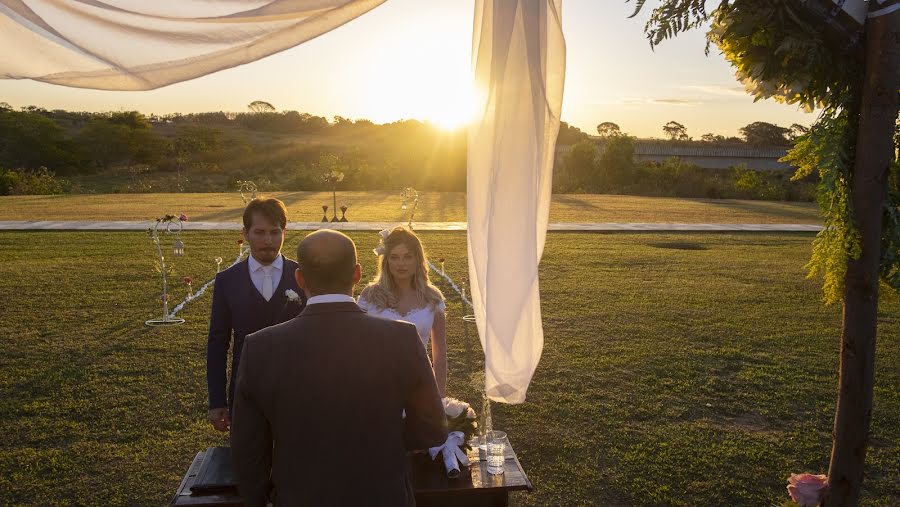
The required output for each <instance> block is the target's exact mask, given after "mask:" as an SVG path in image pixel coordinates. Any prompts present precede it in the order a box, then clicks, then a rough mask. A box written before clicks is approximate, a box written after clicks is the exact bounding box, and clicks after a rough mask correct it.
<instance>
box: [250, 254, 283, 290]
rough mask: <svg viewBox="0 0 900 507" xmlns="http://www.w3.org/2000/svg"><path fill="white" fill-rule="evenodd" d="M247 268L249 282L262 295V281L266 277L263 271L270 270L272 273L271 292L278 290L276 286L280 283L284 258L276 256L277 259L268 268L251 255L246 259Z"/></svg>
mask: <svg viewBox="0 0 900 507" xmlns="http://www.w3.org/2000/svg"><path fill="white" fill-rule="evenodd" d="M247 263H248V266H247V267H248V268H249V271H250V281H251V282H253V286H254V287H256V290H257V291H258V292H259V293H260V294H263V295H264V293H263V279H264V278H265V276H266V273H265V269H269V270H271V273H272V290H273V291H274V290H275V289H277V288H278V284H279V283H280V282H281V272H282V270H284V257H283V256H282V255H281V254H278V257H276V258H275V260H274V261H272V264H269V265H268V266H264V265H262V264H261V263H260V262H259V261H258V260H256V258H255V257H253V254H250V257H249V258H248V259H247Z"/></svg>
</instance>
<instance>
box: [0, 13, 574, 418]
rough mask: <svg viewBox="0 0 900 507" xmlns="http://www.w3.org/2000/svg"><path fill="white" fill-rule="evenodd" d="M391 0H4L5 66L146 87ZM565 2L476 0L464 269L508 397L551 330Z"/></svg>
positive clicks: (491, 390) (229, 61) (273, 47)
mask: <svg viewBox="0 0 900 507" xmlns="http://www.w3.org/2000/svg"><path fill="white" fill-rule="evenodd" d="M384 1H385V0H219V1H212V0H169V1H159V0H158V1H148V0H0V48H3V54H2V56H0V78H5V79H33V80H36V81H44V82H47V83H54V84H59V85H65V86H74V87H81V88H94V89H102V90H149V89H153V88H158V87H160V86H165V85H168V84H172V83H176V82H179V81H185V80H187V79H192V78H195V77H199V76H203V75H206V74H210V73H212V72H215V71H218V70H222V69H226V68H229V67H234V66H236V65H240V64H243V63H247V62H251V61H254V60H257V59H260V58H263V57H265V56H268V55H270V54H273V53H276V52H278V51H282V50H284V49H287V48H290V47H292V46H295V45H297V44H300V43H302V42H304V41H307V40H309V39H312V38H313V37H316V36H317V35H321V34H323V33H325V32H328V31H329V30H332V29H334V28H336V27H338V26H340V25H342V24H344V23H346V22H348V21H350V20H352V19H354V18H356V17H358V16H360V15H362V14H364V13H366V12H368V11H369V10H371V9H373V8H375V7H377V6H378V5H380V4H382V3H384ZM421 1H423V2H424V1H427V0H421ZM561 2H562V0H476V4H475V24H474V33H473V37H472V59H473V65H474V68H475V77H476V81H477V85H478V87H479V89H480V90H481V91H482V92H483V97H484V102H483V109H482V110H481V114H480V116H479V118H478V119H477V120H476V121H475V122H474V123H473V124H472V125H471V127H470V129H469V158H468V214H469V232H468V239H469V269H470V280H471V288H472V301H473V303H474V306H475V315H476V321H477V324H478V332H479V336H480V337H481V342H482V346H483V348H484V352H485V362H486V389H487V392H488V395H489V396H490V397H491V398H492V399H494V400H497V401H504V402H508V403H521V402H523V401H524V400H525V392H526V390H527V388H528V384H529V382H530V381H531V377H532V375H533V374H534V370H535V368H536V367H537V363H538V361H539V359H540V356H541V350H542V349H543V342H544V338H543V329H542V327H541V309H540V298H539V293H538V263H539V262H540V258H541V254H542V252H543V249H544V239H545V237H546V230H547V218H548V213H549V205H550V187H551V180H552V166H553V155H554V146H555V142H556V134H557V132H558V130H559V113H560V107H561V103H562V94H563V80H564V74H565V42H564V40H563V35H562V27H561V21H560V9H561ZM414 43H415V41H410V44H414Z"/></svg>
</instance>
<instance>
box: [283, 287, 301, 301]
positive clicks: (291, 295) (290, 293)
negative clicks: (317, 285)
mask: <svg viewBox="0 0 900 507" xmlns="http://www.w3.org/2000/svg"><path fill="white" fill-rule="evenodd" d="M284 295H285V296H286V297H287V299H288V301H290V302H291V303H297V304H300V294H297V292H296V291H294V290H293V289H288V290H286V291H284Z"/></svg>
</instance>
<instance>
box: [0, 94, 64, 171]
mask: <svg viewBox="0 0 900 507" xmlns="http://www.w3.org/2000/svg"><path fill="white" fill-rule="evenodd" d="M77 163H78V157H77V155H76V153H75V149H74V146H73V144H72V143H71V142H69V141H68V140H67V139H66V136H65V131H64V130H63V128H62V127H60V126H59V124H57V123H56V122H55V121H53V120H51V119H49V118H46V117H45V116H43V115H42V114H39V113H34V112H27V111H21V112H18V111H12V110H7V109H0V166H4V167H21V168H25V169H37V168H39V167H42V166H44V167H50V168H53V169H56V170H60V171H68V170H70V169H71V168H72V167H74V166H76V165H77Z"/></svg>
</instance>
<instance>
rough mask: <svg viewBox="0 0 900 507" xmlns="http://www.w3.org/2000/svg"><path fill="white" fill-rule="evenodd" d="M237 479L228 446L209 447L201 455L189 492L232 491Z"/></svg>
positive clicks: (202, 493)
mask: <svg viewBox="0 0 900 507" xmlns="http://www.w3.org/2000/svg"><path fill="white" fill-rule="evenodd" d="M236 483H237V481H236V480H235V478H234V468H233V467H232V466H231V448H230V447H210V448H208V449H207V450H206V452H205V453H204V455H203V461H202V463H201V464H200V469H199V470H198V471H197V477H196V479H195V480H194V484H193V485H191V494H198V495H208V494H211V493H222V492H227V491H234V489H235V484H236Z"/></svg>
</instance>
